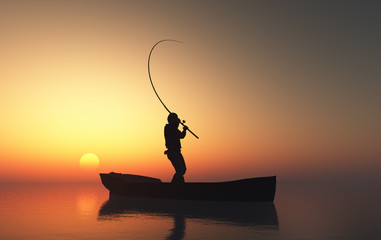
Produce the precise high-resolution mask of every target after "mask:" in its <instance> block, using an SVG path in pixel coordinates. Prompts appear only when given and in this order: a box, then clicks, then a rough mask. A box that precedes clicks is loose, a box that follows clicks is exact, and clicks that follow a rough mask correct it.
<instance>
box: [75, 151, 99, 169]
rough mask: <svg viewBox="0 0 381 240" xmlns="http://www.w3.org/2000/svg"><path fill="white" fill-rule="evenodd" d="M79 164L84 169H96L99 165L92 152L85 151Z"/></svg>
mask: <svg viewBox="0 0 381 240" xmlns="http://www.w3.org/2000/svg"><path fill="white" fill-rule="evenodd" d="M79 165H80V166H81V168H82V169H84V170H93V169H97V168H98V166H99V159H98V157H97V155H95V154H94V153H86V154H84V155H83V156H82V157H81V160H80V161H79Z"/></svg>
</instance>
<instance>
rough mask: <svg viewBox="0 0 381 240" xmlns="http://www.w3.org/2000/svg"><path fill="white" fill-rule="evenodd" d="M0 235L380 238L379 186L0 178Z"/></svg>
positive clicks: (36, 237) (86, 237)
mask: <svg viewBox="0 0 381 240" xmlns="http://www.w3.org/2000/svg"><path fill="white" fill-rule="evenodd" d="M0 193H1V195H0V239H142V240H148V239H216V240H217V239H290V240H291V239H311V240H313V239H380V237H381V230H380V229H379V226H378V225H379V219H381V210H380V207H379V202H380V200H381V197H380V193H379V191H375V188H371V187H368V186H367V185H363V186H356V187H354V186H349V185H348V186H342V185H332V184H326V185H318V184H286V183H283V184H282V183H280V184H278V188H277V193H276V197H275V201H274V204H271V203H270V204H263V203H221V202H194V201H173V200H172V201H171V200H158V201H153V200H147V199H137V198H123V197H109V194H108V191H107V190H106V189H104V188H103V186H102V185H101V184H100V183H95V184H89V183H86V184H84V183H81V184H74V183H71V184H53V183H51V184H46V183H44V184H26V183H22V184H20V183H17V184H16V183H2V184H0Z"/></svg>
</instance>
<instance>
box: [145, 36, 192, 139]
mask: <svg viewBox="0 0 381 240" xmlns="http://www.w3.org/2000/svg"><path fill="white" fill-rule="evenodd" d="M162 42H178V43H182V42H180V41H177V40H174V39H163V40H160V41H158V42H157V43H155V45H153V47H152V48H151V51H150V52H149V55H148V76H149V80H150V82H151V86H152V88H153V91H154V92H155V94H156V96H157V98H158V99H159V101H160V102H161V104H162V105H163V106H164V108H165V110H167V112H168V113H172V112H171V111H170V110H169V109H168V108H167V106H165V104H164V102H163V101H162V100H161V98H160V96H159V94H158V93H157V91H156V89H155V86H154V85H153V82H152V77H151V70H150V60H151V55H152V52H153V50H154V49H155V47H156V46H157V45H158V44H159V43H162ZM184 123H185V121H181V120H180V124H181V125H183V126H184V127H186V128H187V130H188V131H189V132H190V133H192V134H193V136H195V137H196V138H197V139H198V136H197V135H196V134H195V133H194V132H192V131H191V130H190V129H189V128H188V127H187V126H185V124H184Z"/></svg>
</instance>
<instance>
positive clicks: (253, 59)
mask: <svg viewBox="0 0 381 240" xmlns="http://www.w3.org/2000/svg"><path fill="white" fill-rule="evenodd" d="M380 11H381V4H380V2H378V1H116V0H108V1H100V0H99V1H85V0H80V1H73V0H68V1H58V0H56V1H54V0H53V1H45V0H43V1H42V0H36V1H21V0H15V1H1V2H0V32H1V38H0V123H1V124H0V133H1V134H0V181H1V180H3V181H24V180H27V181H79V180H94V181H99V178H98V176H97V173H98V172H111V171H114V172H123V173H130V174H140V175H146V176H152V177H158V178H161V179H162V180H164V181H170V179H171V178H172V175H173V173H174V170H173V168H172V166H171V164H170V162H169V160H168V159H167V158H166V156H165V155H164V154H163V152H164V150H165V145H164V134H163V131H164V125H165V124H166V121H167V120H166V118H167V115H168V113H167V111H166V110H165V109H164V107H163V106H162V105H161V104H160V102H159V100H158V99H157V98H156V96H155V94H154V92H153V90H152V87H151V85H150V82H149V78H148V72H147V59H148V54H149V52H150V50H151V48H152V46H153V45H154V44H155V43H156V42H158V41H160V40H162V39H176V40H179V41H182V42H183V43H176V42H163V43H161V44H159V45H158V46H157V47H156V48H155V51H154V52H153V54H152V57H151V74H152V79H153V82H154V84H155V87H156V90H157V91H158V93H159V95H160V97H161V98H162V100H163V101H164V102H165V104H166V105H167V107H168V108H169V109H170V110H171V111H172V112H176V113H177V114H178V115H179V117H180V118H181V119H185V120H186V123H187V125H188V126H189V127H190V129H191V130H192V131H194V132H195V133H196V134H197V135H198V136H199V137H200V139H196V138H194V137H193V136H192V135H191V134H188V135H187V137H186V138H185V139H184V140H182V146H183V148H182V153H183V155H184V158H185V161H186V164H187V173H186V175H185V179H186V181H223V180H232V179H239V178H246V177H257V176H258V177H259V176H272V175H276V176H278V178H279V179H280V180H282V181H302V182H303V181H331V180H332V181H333V180H337V181H358V180H359V179H361V180H369V181H374V180H377V181H381V179H380V177H379V176H378V175H379V172H380V170H381V146H380V145H381V126H380V122H381V110H380V109H381V107H380V103H381V94H380V90H381V81H380V79H381V70H380V67H379V66H380V63H381V47H380V42H381V30H380V29H381V28H380V23H381V15H380V14H379V13H380ZM86 153H93V154H95V155H96V156H98V158H99V168H98V169H96V170H94V169H93V170H92V171H87V170H84V169H83V168H81V167H80V159H81V157H82V156H83V155H84V154H86Z"/></svg>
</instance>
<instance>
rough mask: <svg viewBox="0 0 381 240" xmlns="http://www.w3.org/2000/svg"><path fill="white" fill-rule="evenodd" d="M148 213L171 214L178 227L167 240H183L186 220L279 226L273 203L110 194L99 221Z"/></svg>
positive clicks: (271, 227)
mask: <svg viewBox="0 0 381 240" xmlns="http://www.w3.org/2000/svg"><path fill="white" fill-rule="evenodd" d="M136 214H148V215H156V216H166V217H171V218H173V220H174V227H173V229H172V230H171V232H170V236H168V237H167V239H183V238H184V235H185V227H186V223H185V222H186V220H188V219H190V220H206V221H211V222H213V223H226V224H229V225H231V226H232V225H235V226H244V227H245V226H247V227H251V228H252V227H258V228H261V229H264V228H266V229H267V230H272V231H273V230H277V229H278V216H277V212H276V209H275V206H274V204H273V203H272V202H263V203H262V202H215V201H190V200H169V199H149V198H135V197H125V196H120V195H114V194H110V197H109V199H108V200H107V201H106V202H105V203H104V204H103V205H102V206H101V208H100V210H99V213H98V220H100V221H107V220H115V219H117V218H119V217H122V216H123V217H125V216H128V215H136Z"/></svg>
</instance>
